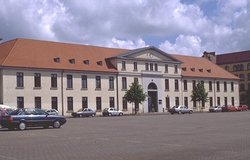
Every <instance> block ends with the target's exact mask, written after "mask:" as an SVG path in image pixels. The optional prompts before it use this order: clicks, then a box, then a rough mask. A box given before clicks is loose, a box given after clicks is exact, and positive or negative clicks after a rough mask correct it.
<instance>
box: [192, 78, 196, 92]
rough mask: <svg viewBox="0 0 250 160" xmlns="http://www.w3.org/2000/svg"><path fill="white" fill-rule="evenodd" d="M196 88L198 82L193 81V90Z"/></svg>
mask: <svg viewBox="0 0 250 160" xmlns="http://www.w3.org/2000/svg"><path fill="white" fill-rule="evenodd" d="M195 87H196V81H195V80H193V90H194V89H195Z"/></svg>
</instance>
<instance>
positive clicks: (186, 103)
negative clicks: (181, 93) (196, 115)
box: [184, 97, 188, 107]
mask: <svg viewBox="0 0 250 160" xmlns="http://www.w3.org/2000/svg"><path fill="white" fill-rule="evenodd" d="M184 105H185V106H187V107H188V97H184Z"/></svg>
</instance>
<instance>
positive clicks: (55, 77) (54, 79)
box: [51, 74, 57, 88]
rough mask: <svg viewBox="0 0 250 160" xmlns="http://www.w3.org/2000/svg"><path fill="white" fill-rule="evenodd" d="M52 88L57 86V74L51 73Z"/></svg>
mask: <svg viewBox="0 0 250 160" xmlns="http://www.w3.org/2000/svg"><path fill="white" fill-rule="evenodd" d="M51 88H57V74H51Z"/></svg>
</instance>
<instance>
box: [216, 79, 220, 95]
mask: <svg viewBox="0 0 250 160" xmlns="http://www.w3.org/2000/svg"><path fill="white" fill-rule="evenodd" d="M216 85H217V91H218V92H219V91H220V82H219V81H217V82H216Z"/></svg>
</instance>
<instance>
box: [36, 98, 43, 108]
mask: <svg viewBox="0 0 250 160" xmlns="http://www.w3.org/2000/svg"><path fill="white" fill-rule="evenodd" d="M35 108H42V102H41V97H35Z"/></svg>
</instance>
